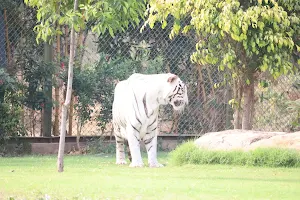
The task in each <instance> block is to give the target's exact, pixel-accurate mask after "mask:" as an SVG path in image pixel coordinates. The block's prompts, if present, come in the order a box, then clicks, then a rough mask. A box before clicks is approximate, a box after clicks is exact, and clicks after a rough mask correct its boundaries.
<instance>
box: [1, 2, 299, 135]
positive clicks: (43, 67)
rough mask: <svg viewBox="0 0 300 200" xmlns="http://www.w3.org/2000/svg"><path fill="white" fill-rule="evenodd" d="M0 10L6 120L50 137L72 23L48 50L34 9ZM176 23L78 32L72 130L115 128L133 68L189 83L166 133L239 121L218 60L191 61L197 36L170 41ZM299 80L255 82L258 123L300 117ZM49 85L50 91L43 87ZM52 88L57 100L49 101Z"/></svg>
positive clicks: (258, 126) (167, 113)
mask: <svg viewBox="0 0 300 200" xmlns="http://www.w3.org/2000/svg"><path fill="white" fill-rule="evenodd" d="M0 9H1V10H0V69H1V70H2V71H0V78H1V79H0V88H1V90H0V98H1V102H2V103H3V102H4V103H6V105H7V106H8V107H10V108H12V109H10V110H9V109H6V110H2V112H1V113H0V115H2V117H1V120H2V122H0V123H2V124H7V123H8V122H7V121H5V119H6V118H7V116H5V115H9V116H12V115H11V112H13V113H14V114H16V116H14V117H16V118H18V119H19V121H18V123H17V126H16V125H14V124H13V125H12V126H13V128H12V129H11V130H13V131H16V132H18V133H20V134H24V135H26V136H45V134H44V133H45V127H44V126H45V123H43V121H44V119H45V118H47V117H48V118H49V117H51V122H52V124H51V134H50V133H48V136H50V135H58V134H59V124H60V118H61V116H60V115H61V114H60V112H61V105H62V103H63V102H64V96H65V84H66V71H67V63H68V62H67V61H68V52H69V44H70V42H69V39H70V38H69V34H70V33H69V32H70V30H69V29H68V27H61V30H62V32H63V34H62V35H61V36H58V37H57V38H55V39H54V40H53V43H52V45H51V46H52V48H51V52H50V53H49V52H47V51H46V50H45V49H46V46H45V45H44V44H43V43H39V44H37V43H36V40H35V33H34V31H33V28H34V26H35V24H36V15H35V14H36V13H35V11H34V10H33V9H31V8H28V7H26V6H24V4H22V3H20V2H19V1H8V0H6V1H1V2H0ZM141 25H142V23H141ZM170 28H171V27H169V26H167V27H166V28H165V29H164V30H162V29H161V28H160V27H159V26H158V25H157V27H154V29H147V28H146V29H145V30H144V31H143V32H142V33H141V32H140V27H135V28H134V27H129V29H128V30H127V31H126V32H125V33H117V34H116V35H115V37H111V36H110V34H109V33H107V34H103V35H100V36H99V35H95V34H92V33H91V32H89V31H85V30H83V31H81V32H80V33H78V34H77V37H76V41H77V42H76V44H77V50H76V62H75V71H74V73H75V78H74V92H73V96H72V103H71V107H70V110H69V112H68V116H69V117H68V128H67V131H68V132H67V134H68V135H101V134H112V128H111V123H110V120H111V104H112V97H113V86H114V84H115V82H116V81H117V80H118V79H119V80H121V79H125V78H127V77H128V76H129V75H130V74H132V73H133V72H140V73H162V72H172V73H175V74H177V75H178V76H179V77H180V78H181V79H182V80H183V81H184V82H185V83H186V84H187V85H188V96H189V106H188V107H187V109H186V110H185V111H184V113H183V114H182V115H180V116H177V115H175V114H174V113H173V112H172V108H171V107H170V106H164V107H162V108H161V109H160V133H168V134H203V133H206V132H211V131H221V130H225V129H230V128H233V125H232V124H233V109H232V107H231V105H229V104H228V102H229V100H230V99H232V88H231V85H230V84H229V83H225V82H224V78H223V73H220V72H219V71H218V70H217V67H216V66H209V65H207V66H200V65H197V64H194V63H191V61H190V55H191V53H192V52H193V51H194V50H195V43H196V41H197V40H196V39H197V38H196V36H195V35H185V36H184V35H179V36H177V37H175V38H174V39H172V40H171V39H170V38H169V35H168V34H169V31H170ZM46 55H51V57H52V63H51V64H49V63H47V62H45V57H46ZM49 77H50V78H49ZM14 80H15V81H14ZM47 80H50V83H51V84H50V85H49V81H47ZM101 81H102V82H101ZM103 81H104V82H103ZM298 82H299V76H297V75H290V76H284V77H281V78H280V79H278V80H277V81H276V82H275V81H274V82H272V83H270V84H269V86H268V87H266V88H261V87H259V86H257V87H256V92H255V114H254V118H253V127H254V129H255V130H266V131H288V130H290V128H291V127H292V126H293V124H294V123H295V122H296V121H297V120H298V117H299V116H298V113H297V112H291V111H289V110H288V109H287V105H286V102H287V101H290V100H292V101H294V100H296V99H299V96H300V92H299V90H298V88H299V87H298V85H297V83H298ZM46 83H47V84H46ZM95 83H98V85H97V84H96V85H95ZM100 83H101V84H100ZM49 87H50V88H51V90H52V92H51V93H47V92H45V91H46V89H47V88H49ZM7 91H8V92H7ZM89 92H90V93H89ZM91 93H92V94H91ZM47 94H48V96H47ZM49 94H50V95H51V96H50V97H51V100H50V101H46V100H45V99H46V98H49ZM49 102H50V103H49ZM3 105H4V104H3ZM47 106H48V107H49V106H50V107H51V109H52V110H51V109H50V110H51V111H52V112H51V115H49V113H48V112H47V113H46V112H45V110H46V108H47ZM15 128H18V130H16V129H15ZM19 129H22V130H23V131H19Z"/></svg>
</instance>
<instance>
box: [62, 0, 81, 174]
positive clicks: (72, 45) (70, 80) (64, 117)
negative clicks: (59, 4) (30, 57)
mask: <svg viewBox="0 0 300 200" xmlns="http://www.w3.org/2000/svg"><path fill="white" fill-rule="evenodd" d="M77 7H78V0H74V11H75V10H77ZM74 57H75V31H74V25H72V29H71V39H70V59H69V67H68V84H67V94H66V99H65V103H64V105H63V107H62V117H61V129H60V131H61V132H60V140H59V150H58V158H57V169H58V172H63V171H64V150H65V136H66V122H67V110H68V108H69V106H70V101H71V95H72V84H73V62H74Z"/></svg>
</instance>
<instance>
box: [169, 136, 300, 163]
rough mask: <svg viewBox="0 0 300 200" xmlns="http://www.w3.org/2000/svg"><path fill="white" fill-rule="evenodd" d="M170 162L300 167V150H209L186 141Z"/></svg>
mask: <svg viewBox="0 0 300 200" xmlns="http://www.w3.org/2000/svg"><path fill="white" fill-rule="evenodd" d="M170 163H171V164H173V165H179V166H180V165H184V164H226V165H247V166H265V167H300V152H298V151H296V150H291V149H283V148H257V149H255V150H251V151H248V152H246V151H241V150H230V151H222V150H208V149H203V148H198V147H197V146H196V145H195V144H194V143H193V142H192V141H189V142H186V143H184V144H182V145H180V146H179V147H177V148H176V149H175V150H174V151H172V152H171V153H170Z"/></svg>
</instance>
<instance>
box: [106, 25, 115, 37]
mask: <svg viewBox="0 0 300 200" xmlns="http://www.w3.org/2000/svg"><path fill="white" fill-rule="evenodd" d="M108 32H109V34H110V36H111V37H115V35H114V31H113V29H112V28H111V27H108Z"/></svg>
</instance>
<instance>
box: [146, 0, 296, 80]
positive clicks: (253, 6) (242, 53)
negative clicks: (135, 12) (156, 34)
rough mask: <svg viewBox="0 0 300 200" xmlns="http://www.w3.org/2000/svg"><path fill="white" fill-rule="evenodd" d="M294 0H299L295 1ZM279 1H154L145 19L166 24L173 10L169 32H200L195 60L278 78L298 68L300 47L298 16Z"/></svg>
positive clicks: (150, 23)
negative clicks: (296, 53)
mask: <svg viewBox="0 0 300 200" xmlns="http://www.w3.org/2000/svg"><path fill="white" fill-rule="evenodd" d="M292 2H295V4H298V3H296V2H297V1H296V0H294V1H292ZM280 3H281V1H279V3H277V2H276V1H275V0H274V1H268V0H265V1H262V0H261V1H254V0H253V1H250V2H247V1H246V2H245V3H244V2H242V1H238V0H229V1H228V0H213V1H211V0H204V1H198V0H192V1H187V0H180V1H166V2H160V1H150V8H149V9H148V13H149V16H148V17H149V18H148V20H147V21H146V24H149V25H150V27H153V26H154V24H155V22H157V21H162V24H165V23H167V21H166V19H167V17H168V16H169V15H171V16H173V17H174V23H173V29H172V31H171V33H170V37H174V36H175V35H177V34H179V33H183V34H186V33H188V32H190V31H192V30H194V31H196V33H197V34H198V35H199V38H198V43H197V45H196V51H195V52H194V53H193V55H192V56H191V59H192V61H194V62H196V63H199V64H203V65H204V64H217V65H218V66H219V70H224V69H225V68H228V69H229V70H231V71H233V73H232V74H233V75H234V74H236V73H239V74H240V76H243V77H244V80H247V78H248V76H249V74H253V73H255V72H265V71H267V72H269V73H270V74H272V75H273V77H275V78H277V77H279V76H280V75H281V74H286V73H288V72H291V71H294V70H295V64H296V62H294V60H293V58H294V57H293V53H294V52H297V51H298V52H299V44H298V45H297V44H296V43H297V42H299V39H296V38H297V35H299V33H300V18H299V15H296V14H295V13H294V12H287V11H288V10H285V7H282V6H281V4H280ZM285 5H286V4H285ZM295 9H297V7H295ZM187 16H188V17H190V22H189V24H187V25H185V26H182V19H185V18H186V17H187ZM220 55H222V56H220ZM249 79H250V78H249ZM250 80H251V79H250Z"/></svg>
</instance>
